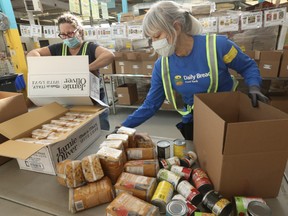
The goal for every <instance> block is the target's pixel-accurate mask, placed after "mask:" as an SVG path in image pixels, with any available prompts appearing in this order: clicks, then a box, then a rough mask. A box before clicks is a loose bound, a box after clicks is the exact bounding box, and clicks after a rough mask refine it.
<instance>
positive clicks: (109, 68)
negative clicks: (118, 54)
mask: <svg viewBox="0 0 288 216" xmlns="http://www.w3.org/2000/svg"><path fill="white" fill-rule="evenodd" d="M99 72H100V74H115V62H114V61H113V62H112V63H111V64H109V65H107V66H105V67H103V68H100V69H99Z"/></svg>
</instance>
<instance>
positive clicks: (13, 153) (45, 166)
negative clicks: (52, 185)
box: [0, 103, 103, 175]
mask: <svg viewBox="0 0 288 216" xmlns="http://www.w3.org/2000/svg"><path fill="white" fill-rule="evenodd" d="M68 111H71V112H84V113H88V112H89V113H91V114H92V115H91V117H89V118H87V119H86V120H85V121H83V122H81V123H80V125H78V126H76V127H74V128H73V129H72V130H71V131H69V132H66V133H65V134H63V135H62V136H61V137H59V138H58V139H57V140H55V141H54V142H53V143H52V144H48V145H43V144H34V143H27V142H20V141H15V140H16V139H18V138H23V137H31V132H32V131H33V130H34V129H36V128H41V125H43V124H46V123H49V122H50V121H51V120H52V119H58V118H59V117H61V116H63V115H64V114H65V113H66V112H68ZM102 111H103V109H101V108H99V107H98V106H75V107H72V108H70V109H67V108H64V107H63V106H62V105H60V104H58V103H51V104H49V105H45V106H43V107H40V108H36V109H35V110H32V111H30V112H28V113H25V114H23V115H20V116H17V117H15V118H13V119H10V120H8V121H5V122H3V123H1V124H0V136H2V137H6V138H7V139H9V140H8V141H6V142H4V143H2V144H1V145H0V155H2V156H5V157H11V158H17V161H18V164H19V167H20V169H25V170H30V171H35V172H41V173H46V174H51V175H55V174H56V173H55V165H56V164H57V163H58V162H60V161H63V160H65V159H75V158H76V157H77V156H78V155H79V154H81V153H82V152H83V151H84V150H85V149H86V148H87V147H88V146H89V145H91V144H92V143H93V142H94V141H95V140H96V139H98V138H99V136H100V134H101V129H100V121H99V114H100V113H101V112H102ZM16 125H17V127H16Z"/></svg>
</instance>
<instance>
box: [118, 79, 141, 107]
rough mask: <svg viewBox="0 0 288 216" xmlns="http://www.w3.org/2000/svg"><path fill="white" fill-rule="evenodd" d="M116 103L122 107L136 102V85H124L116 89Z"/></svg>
mask: <svg viewBox="0 0 288 216" xmlns="http://www.w3.org/2000/svg"><path fill="white" fill-rule="evenodd" d="M116 92H117V96H118V103H119V104H122V105H132V104H134V103H136V102H137V101H138V93H137V86H136V83H126V84H123V85H120V86H118V87H117V88H116Z"/></svg>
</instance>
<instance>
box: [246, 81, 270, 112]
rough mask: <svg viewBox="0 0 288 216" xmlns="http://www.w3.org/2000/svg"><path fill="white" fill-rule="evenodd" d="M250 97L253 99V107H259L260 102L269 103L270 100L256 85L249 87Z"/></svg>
mask: <svg viewBox="0 0 288 216" xmlns="http://www.w3.org/2000/svg"><path fill="white" fill-rule="evenodd" d="M248 95H249V97H250V98H251V102H252V106H253V107H258V100H259V101H261V102H263V103H269V98H268V97H266V96H265V95H264V94H262V93H261V91H260V87H259V86H256V85H253V86H249V93H248Z"/></svg>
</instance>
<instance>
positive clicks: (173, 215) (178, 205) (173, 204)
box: [166, 200, 188, 216]
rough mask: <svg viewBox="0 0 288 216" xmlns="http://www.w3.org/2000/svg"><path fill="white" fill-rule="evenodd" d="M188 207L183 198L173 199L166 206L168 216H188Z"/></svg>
mask: <svg viewBox="0 0 288 216" xmlns="http://www.w3.org/2000/svg"><path fill="white" fill-rule="evenodd" d="M187 213H188V208H187V206H186V203H185V202H184V201H183V200H171V201H170V202H169V203H168V204H167V206H166V216H187Z"/></svg>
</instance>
